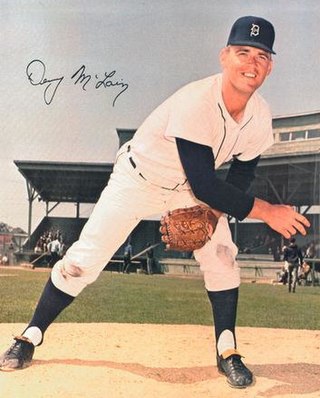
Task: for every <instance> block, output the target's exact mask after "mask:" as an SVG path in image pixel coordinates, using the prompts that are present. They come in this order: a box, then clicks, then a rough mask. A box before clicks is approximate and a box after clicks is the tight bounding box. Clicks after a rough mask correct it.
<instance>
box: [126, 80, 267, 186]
mask: <svg viewBox="0 0 320 398" xmlns="http://www.w3.org/2000/svg"><path fill="white" fill-rule="evenodd" d="M221 86H222V75H221V74H216V75H213V76H209V77H207V78H205V79H202V80H198V81H195V82H192V83H190V84H187V85H186V86H184V87H182V88H181V89H180V90H178V91H177V92H176V93H174V94H173V95H172V96H171V97H169V98H168V99H167V100H165V101H164V102H163V103H162V104H161V105H160V106H158V107H157V108H156V109H155V110H154V111H153V112H152V113H151V114H150V116H149V117H147V119H146V120H145V121H144V122H143V123H142V125H141V127H140V128H139V129H138V130H137V132H136V134H135V135H134V137H133V139H132V140H131V141H130V143H129V144H130V148H131V152H132V156H133V158H134V161H135V163H136V164H137V168H138V169H139V171H140V172H141V173H142V174H143V176H144V177H145V178H146V179H147V180H149V181H150V182H153V183H155V184H159V185H166V186H167V185H168V186H170V185H172V184H174V185H175V184H183V183H184V182H185V181H186V176H185V173H184V170H183V168H182V165H181V162H180V158H179V154H178V150H177V147H176V143H175V138H176V137H179V138H183V139H186V140H189V141H192V142H195V143H199V144H203V145H207V146H209V147H211V148H212V151H213V154H214V157H215V168H216V169H217V168H219V167H220V166H221V165H222V164H224V163H226V162H228V161H230V160H231V159H232V158H233V157H234V156H235V157H237V158H238V159H239V160H244V161H245V160H251V159H254V158H255V157H257V156H258V155H260V154H261V153H262V152H264V151H265V150H266V149H267V148H268V147H270V146H271V145H272V144H273V133H272V117H271V113H270V109H269V106H268V105H267V103H266V102H265V100H264V99H263V98H262V97H261V96H260V95H259V94H258V93H254V94H253V95H252V97H251V98H250V100H249V102H248V103H247V106H246V109H245V113H244V117H243V118H242V121H241V122H240V123H237V122H235V121H234V119H232V117H231V116H230V114H229V113H228V111H227V110H226V107H225V105H224V102H223V99H222V90H221Z"/></svg>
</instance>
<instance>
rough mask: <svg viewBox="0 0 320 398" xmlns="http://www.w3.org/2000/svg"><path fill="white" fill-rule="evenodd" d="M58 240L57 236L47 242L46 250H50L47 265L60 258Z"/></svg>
mask: <svg viewBox="0 0 320 398" xmlns="http://www.w3.org/2000/svg"><path fill="white" fill-rule="evenodd" d="M60 247H61V244H60V241H59V239H58V238H57V237H55V238H54V240H52V241H51V242H49V244H48V251H49V252H50V256H51V257H50V262H49V266H50V267H53V266H54V264H55V263H56V262H57V261H58V260H59V259H60Z"/></svg>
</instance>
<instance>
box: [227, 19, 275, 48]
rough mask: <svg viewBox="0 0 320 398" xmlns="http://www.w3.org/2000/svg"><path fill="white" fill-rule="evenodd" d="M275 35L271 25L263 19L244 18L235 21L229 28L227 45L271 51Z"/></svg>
mask: <svg viewBox="0 0 320 398" xmlns="http://www.w3.org/2000/svg"><path fill="white" fill-rule="evenodd" d="M274 38H275V33H274V27H273V25H272V24H271V23H270V22H269V21H267V20H266V19H264V18H260V17H253V16H246V17H241V18H239V19H237V20H236V22H235V23H234V24H233V26H232V28H231V32H230V35H229V39H228V42H227V45H231V46H250V47H257V48H261V49H262V50H264V51H267V52H269V53H272V54H275V52H274V51H273V48H272V46H273V43H274Z"/></svg>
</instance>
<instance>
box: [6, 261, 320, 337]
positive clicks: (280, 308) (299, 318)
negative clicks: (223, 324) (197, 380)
mask: <svg viewBox="0 0 320 398" xmlns="http://www.w3.org/2000/svg"><path fill="white" fill-rule="evenodd" d="M48 276H49V273H47V272H37V271H30V270H20V269H10V268H2V269H0V322H1V323H13V322H23V323H26V322H28V321H29V319H30V317H31V315H32V313H33V310H34V308H35V306H36V303H37V300H38V298H39V295H40V294H41V291H42V289H43V286H44V284H45V283H46V281H47V279H48ZM319 299H320V288H319V287H309V286H308V287H302V286H298V288H297V292H296V293H295V294H289V293H288V292H287V289H286V287H285V286H281V285H277V286H274V285H270V284H242V285H241V288H240V300H239V311H238V325H239V326H251V327H270V328H288V329H310V330H317V329H320V317H319ZM57 321H58V322H120V323H121V322H124V323H156V324H197V325H211V324H212V314H211V307H210V304H209V302H208V299H207V295H206V292H205V290H204V287H203V281H202V280H201V279H198V278H197V279H189V278H188V279H186V278H177V277H169V276H162V275H153V276H148V275H137V274H130V275H123V274H118V273H110V272H103V273H102V274H101V276H100V278H99V279H98V280H97V281H96V282H95V283H94V284H93V285H90V286H89V287H87V289H85V290H84V292H83V293H82V294H81V295H80V296H79V297H78V298H77V299H76V300H75V302H74V303H73V304H72V305H71V306H70V307H69V308H67V309H66V310H65V311H64V312H63V314H61V315H60V317H59V318H58V319H57Z"/></svg>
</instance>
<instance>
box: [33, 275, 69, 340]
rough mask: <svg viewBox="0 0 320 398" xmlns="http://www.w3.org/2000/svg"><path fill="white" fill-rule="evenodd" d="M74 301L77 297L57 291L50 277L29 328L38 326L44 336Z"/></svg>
mask: <svg viewBox="0 0 320 398" xmlns="http://www.w3.org/2000/svg"><path fill="white" fill-rule="evenodd" d="M74 299H75V297H72V296H70V295H69V294H67V293H64V292H62V291H61V290H59V289H57V288H56V287H55V286H54V284H53V283H52V280H51V277H50V278H49V280H48V282H47V284H46V286H45V287H44V290H43V292H42V295H41V297H40V300H39V302H38V305H37V308H36V310H35V312H34V315H33V318H32V319H31V321H30V323H29V325H28V328H29V327H31V326H36V327H38V328H39V329H40V330H41V332H42V335H44V332H45V331H46V330H47V328H48V327H49V326H50V324H51V323H52V322H53V321H54V320H55V319H56V318H57V316H58V315H59V314H60V313H61V312H62V311H63V310H64V309H65V308H66V307H68V306H69V305H70V304H71V303H72V302H73V300H74ZM28 328H27V329H28Z"/></svg>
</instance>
